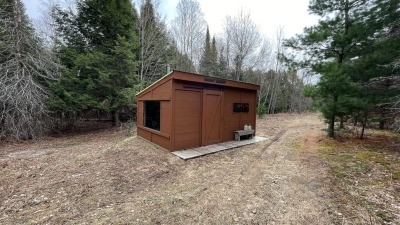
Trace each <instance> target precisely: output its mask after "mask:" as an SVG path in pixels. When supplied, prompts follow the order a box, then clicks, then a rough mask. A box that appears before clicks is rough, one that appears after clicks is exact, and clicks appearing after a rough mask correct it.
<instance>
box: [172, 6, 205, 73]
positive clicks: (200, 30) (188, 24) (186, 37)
mask: <svg viewBox="0 0 400 225" xmlns="http://www.w3.org/2000/svg"><path fill="white" fill-rule="evenodd" d="M177 14H178V15H177V17H176V18H175V20H174V21H173V23H172V33H173V35H174V38H175V40H176V42H177V45H178V49H179V51H180V52H181V53H182V54H186V55H187V56H188V57H189V59H190V60H192V62H193V63H194V64H195V66H198V64H199V60H200V55H201V48H202V44H203V38H204V32H205V29H206V22H205V20H204V15H203V12H202V11H201V9H200V4H199V3H198V2H197V0H180V1H179V2H178V5H177Z"/></svg>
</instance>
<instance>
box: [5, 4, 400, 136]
mask: <svg viewBox="0 0 400 225" xmlns="http://www.w3.org/2000/svg"><path fill="white" fill-rule="evenodd" d="M399 2H400V1H399V0H339V1H337V0H310V2H309V13H310V14H313V15H316V16H318V17H319V21H318V23H317V24H316V25H314V26H310V27H305V28H304V32H303V33H302V34H298V35H297V36H295V37H291V38H289V39H287V38H286V37H285V36H284V30H283V28H277V31H276V34H275V38H274V39H273V40H270V39H268V38H267V37H265V36H263V35H262V34H261V32H260V27H259V26H258V25H257V24H256V23H255V22H254V21H253V20H252V17H251V14H250V13H247V12H245V11H244V10H241V11H239V12H238V13H237V14H236V15H234V16H229V15H227V16H226V18H225V22H224V27H223V32H222V33H221V34H210V32H209V29H208V26H207V21H205V19H204V12H202V10H201V7H200V4H199V2H198V1H197V0H179V1H178V4H177V6H176V17H175V18H174V19H173V20H172V21H171V22H170V23H167V21H166V19H165V18H164V17H163V16H162V15H161V14H160V13H159V8H158V7H159V2H158V1H154V0H138V1H130V0H83V1H73V0H63V1H48V2H45V3H44V4H43V6H42V12H41V18H40V20H39V21H36V23H35V25H34V23H33V22H32V21H31V20H30V19H29V18H28V16H27V14H26V11H25V8H24V5H23V3H22V1H21V0H0V139H14V140H21V139H22V140H25V139H32V138H33V139H35V138H38V137H41V136H42V135H44V134H46V133H47V132H49V131H54V130H60V129H63V128H65V127H68V126H73V125H74V123H76V122H77V121H79V120H81V119H87V118H90V119H93V118H94V119H101V118H107V119H109V120H112V122H113V126H120V125H121V123H122V122H127V121H130V120H133V119H134V118H133V117H132V115H133V112H134V110H135V108H136V100H135V95H136V93H138V92H139V91H140V90H143V89H144V88H146V87H147V86H149V85H150V84H152V83H153V82H154V81H156V80H158V79H159V78H161V77H162V76H164V75H165V74H167V73H168V72H169V71H171V70H172V69H176V70H182V71H188V72H194V73H200V74H204V75H208V76H214V77H219V78H224V79H232V80H236V81H243V82H250V83H256V84H259V85H260V91H259V96H258V109H257V113H258V115H259V116H263V115H264V114H275V113H280V112H298V113H300V112H304V111H309V110H319V111H321V112H322V115H323V117H324V119H325V121H326V123H327V124H328V129H327V133H328V136H330V137H334V136H335V133H336V132H337V130H338V129H341V128H343V127H344V126H345V125H346V124H349V123H351V124H352V125H357V124H359V125H360V126H361V127H362V130H363V132H361V134H360V138H363V134H364V128H365V127H366V126H369V125H373V124H377V126H379V128H381V129H383V128H389V129H394V130H397V131H400V122H399V119H398V116H399V113H400V78H399V77H400V74H399V71H400V15H399V14H400V10H399V8H400V5H399V4H400V3H399Z"/></svg>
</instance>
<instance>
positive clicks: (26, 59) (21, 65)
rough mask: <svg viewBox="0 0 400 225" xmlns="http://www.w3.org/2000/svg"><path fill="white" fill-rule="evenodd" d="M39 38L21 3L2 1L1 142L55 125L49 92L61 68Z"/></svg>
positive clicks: (0, 37) (15, 0) (42, 130)
mask: <svg viewBox="0 0 400 225" xmlns="http://www.w3.org/2000/svg"><path fill="white" fill-rule="evenodd" d="M55 62H56V60H55V59H54V58H53V56H52V54H51V53H50V52H48V51H47V50H46V49H45V48H44V47H43V45H42V42H41V41H40V40H39V38H38V37H37V35H36V33H35V30H34V29H33V28H32V25H31V24H30V22H29V19H28V18H27V16H26V15H25V9H24V6H23V4H22V2H21V0H0V139H2V138H15V139H29V138H36V137H39V136H40V135H42V134H43V133H44V132H45V131H46V129H47V128H48V127H49V126H50V125H51V123H50V122H51V121H50V120H49V111H48V108H47V101H48V97H49V95H50V93H49V91H48V90H47V88H46V83H47V82H48V81H49V80H57V79H58V77H59V76H58V68H59V67H58V64H57V63H55Z"/></svg>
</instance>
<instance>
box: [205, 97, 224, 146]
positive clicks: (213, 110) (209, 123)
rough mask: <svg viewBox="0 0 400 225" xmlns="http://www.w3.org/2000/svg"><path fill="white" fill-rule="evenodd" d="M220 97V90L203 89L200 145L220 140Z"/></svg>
mask: <svg viewBox="0 0 400 225" xmlns="http://www.w3.org/2000/svg"><path fill="white" fill-rule="evenodd" d="M222 98H223V92H222V91H216V90H204V91H203V121H202V145H211V144H216V143H220V142H222V127H223V126H222V119H223V118H222V112H223V111H222Z"/></svg>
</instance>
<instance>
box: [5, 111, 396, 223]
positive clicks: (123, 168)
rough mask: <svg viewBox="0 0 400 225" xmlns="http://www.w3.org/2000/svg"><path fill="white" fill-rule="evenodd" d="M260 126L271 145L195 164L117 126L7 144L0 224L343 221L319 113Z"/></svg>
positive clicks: (283, 116) (279, 118)
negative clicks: (73, 134) (74, 134)
mask: <svg viewBox="0 0 400 225" xmlns="http://www.w3.org/2000/svg"><path fill="white" fill-rule="evenodd" d="M257 123H258V124H257V132H258V135H260V136H265V137H268V138H269V141H264V142H260V143H257V144H255V145H251V146H245V147H242V148H237V149H233V150H229V151H225V152H219V153H217V154H213V155H207V156H204V157H200V158H196V159H193V160H189V161H183V160H181V159H179V158H177V157H176V156H174V155H172V154H170V153H169V152H168V151H166V150H164V149H162V148H160V147H158V146H156V145H154V144H152V143H149V142H147V141H144V140H142V139H141V138H137V137H134V136H132V137H127V136H126V132H125V131H121V130H112V129H108V130H105V131H97V132H94V133H89V134H88V133H87V134H80V135H76V136H68V137H62V138H47V139H46V140H42V141H39V142H35V143H33V142H32V143H30V142H25V143H20V144H7V145H3V146H1V147H0V172H1V174H2V176H1V177H0V224H46V223H50V224H60V223H66V224H93V223H94V224H110V223H114V224H332V223H337V224H340V223H341V222H342V221H343V218H345V219H348V218H349V217H344V216H346V215H344V216H343V214H344V213H343V211H341V210H339V209H340V207H339V206H341V205H340V201H338V198H341V196H340V195H338V193H337V190H336V189H334V188H332V183H334V182H336V183H335V184H337V182H338V181H337V180H335V179H333V178H334V177H333V175H332V174H334V173H331V171H332V170H331V168H332V164H331V163H330V162H327V161H325V158H323V157H321V153H320V152H319V151H318V149H320V148H321V147H320V146H323V147H324V146H325V147H326V146H329V147H331V146H334V145H335V144H334V143H329V144H327V143H328V142H326V141H325V138H324V135H323V133H321V129H322V128H323V124H322V121H321V120H320V119H318V117H317V115H316V114H278V115H274V116H268V117H266V118H264V119H259V120H258V121H257ZM282 131H284V132H282ZM278 134H281V135H282V136H281V137H280V138H279V139H274V137H275V136H276V135H278ZM272 140H275V141H274V142H273V143H271V141H272ZM320 151H321V152H330V150H329V151H328V150H327V149H322V150H320ZM322 155H323V156H325V155H328V156H330V154H329V153H327V154H325V153H322ZM359 157H360V158H363V159H364V158H368V159H372V158H373V159H374V160H377V161H379V160H381V158H380V157H377V156H376V155H369V154H365V153H360V155H359ZM394 180H395V179H393V180H392V182H398V180H397V181H394ZM333 181H334V182H333ZM339 191H342V190H339ZM395 200H396V199H395ZM349 202H350V203H353V201H349ZM397 206H398V200H397ZM395 216H396V215H395ZM348 221H351V218H350V219H349V220H348Z"/></svg>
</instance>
